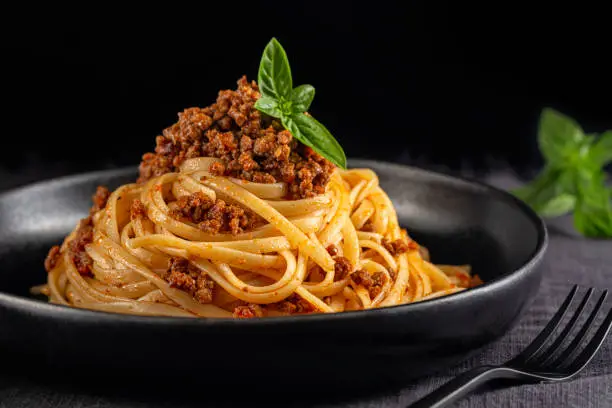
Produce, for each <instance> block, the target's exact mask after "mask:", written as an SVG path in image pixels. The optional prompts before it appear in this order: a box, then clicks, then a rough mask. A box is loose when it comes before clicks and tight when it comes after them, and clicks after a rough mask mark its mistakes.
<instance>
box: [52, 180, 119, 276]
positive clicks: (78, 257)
mask: <svg viewBox="0 0 612 408" xmlns="http://www.w3.org/2000/svg"><path fill="white" fill-rule="evenodd" d="M109 196H110V192H109V191H108V189H107V188H106V187H103V186H98V188H97V189H96V192H95V194H94V195H93V196H92V197H91V200H92V201H93V206H92V207H91V209H90V210H89V217H87V218H83V219H82V220H81V221H80V222H79V226H78V228H77V230H76V233H75V236H74V238H73V239H72V240H71V241H70V242H69V243H68V254H69V256H70V259H71V260H72V262H74V265H75V266H76V269H77V271H78V272H79V273H80V274H81V275H91V267H92V265H93V260H92V259H91V257H90V256H89V255H88V254H87V252H86V251H85V246H86V245H87V244H90V243H91V241H92V240H93V218H92V217H93V215H94V214H95V213H97V212H98V211H100V210H101V209H103V208H104V207H106V202H107V201H108V197H109ZM52 252H54V248H51V251H49V255H48V256H47V260H48V261H49V262H47V261H45V267H46V266H47V263H49V265H51V264H52V262H53V261H52V259H50V258H49V256H50V255H51V254H52ZM56 252H57V253H56V254H55V256H56V257H57V256H59V250H57V251H56Z"/></svg>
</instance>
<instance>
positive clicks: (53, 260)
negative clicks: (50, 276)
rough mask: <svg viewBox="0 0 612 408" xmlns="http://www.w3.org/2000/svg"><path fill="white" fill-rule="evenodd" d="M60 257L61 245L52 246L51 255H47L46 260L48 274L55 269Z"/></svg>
mask: <svg viewBox="0 0 612 408" xmlns="http://www.w3.org/2000/svg"><path fill="white" fill-rule="evenodd" d="M59 257H60V247H59V245H54V246H52V247H51V249H50V250H49V253H48V254H47V258H46V259H45V270H46V271H47V272H51V270H53V268H55V265H57V261H58V260H59Z"/></svg>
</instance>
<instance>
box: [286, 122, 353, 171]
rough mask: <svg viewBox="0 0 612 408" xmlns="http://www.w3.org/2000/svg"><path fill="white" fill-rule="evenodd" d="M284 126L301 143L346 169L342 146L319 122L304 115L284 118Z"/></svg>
mask: <svg viewBox="0 0 612 408" xmlns="http://www.w3.org/2000/svg"><path fill="white" fill-rule="evenodd" d="M281 120H282V123H283V126H284V127H285V128H286V129H287V130H289V131H290V132H291V134H292V135H293V137H295V138H296V139H297V140H299V141H300V142H302V143H304V144H305V145H306V146H309V147H311V148H312V149H313V150H314V151H315V152H317V153H319V154H320V155H321V156H323V157H325V158H326V159H327V160H329V161H330V162H332V163H334V164H335V165H336V166H338V167H340V168H342V169H346V155H345V154H344V150H342V146H340V144H339V143H338V141H337V140H336V139H334V137H333V136H332V135H331V133H329V130H327V128H326V127H325V126H323V125H322V124H321V123H320V122H319V121H317V120H316V119H315V118H313V117H311V116H307V115H305V114H303V113H295V114H293V115H291V116H289V117H283V118H282V119H281Z"/></svg>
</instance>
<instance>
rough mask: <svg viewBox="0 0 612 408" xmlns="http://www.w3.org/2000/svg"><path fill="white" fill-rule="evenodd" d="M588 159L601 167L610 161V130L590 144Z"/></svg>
mask: <svg viewBox="0 0 612 408" xmlns="http://www.w3.org/2000/svg"><path fill="white" fill-rule="evenodd" d="M589 160H590V161H591V162H592V163H593V165H594V166H597V167H603V166H605V165H607V164H608V163H610V162H612V131H611V130H608V131H607V132H605V133H604V134H602V135H601V136H600V137H599V138H598V139H597V141H596V142H595V143H594V144H593V145H592V146H591V149H590V151H589Z"/></svg>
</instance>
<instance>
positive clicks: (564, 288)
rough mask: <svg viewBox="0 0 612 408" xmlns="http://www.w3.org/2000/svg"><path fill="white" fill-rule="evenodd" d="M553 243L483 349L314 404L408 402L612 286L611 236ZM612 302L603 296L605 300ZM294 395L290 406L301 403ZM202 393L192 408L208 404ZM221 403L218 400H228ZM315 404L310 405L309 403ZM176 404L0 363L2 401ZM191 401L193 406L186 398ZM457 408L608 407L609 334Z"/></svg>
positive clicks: (512, 347)
mask: <svg viewBox="0 0 612 408" xmlns="http://www.w3.org/2000/svg"><path fill="white" fill-rule="evenodd" d="M486 181H488V182H489V183H491V184H494V185H497V186H500V187H503V188H509V187H512V186H514V185H516V184H517V181H516V179H515V178H514V177H513V176H512V175H511V174H509V173H496V174H494V175H492V176H490V177H488V178H487V180H486ZM549 230H550V235H551V237H550V238H551V239H550V246H549V249H548V253H547V255H546V257H545V261H544V264H543V268H544V279H543V282H542V285H541V287H540V291H539V294H538V296H537V298H536V299H535V301H534V303H533V304H532V305H531V307H530V308H529V310H528V311H527V312H526V313H525V314H524V315H523V316H522V318H521V320H520V322H519V323H518V324H517V326H516V327H515V328H514V329H513V330H511V331H510V332H509V333H508V334H507V335H506V336H504V337H503V338H502V339H500V340H498V341H497V342H495V343H494V344H492V345H490V346H489V347H487V348H486V349H485V350H484V351H483V353H482V354H480V355H478V356H476V357H474V358H472V359H470V360H469V361H466V362H464V363H463V364H461V365H460V366H458V367H454V368H452V369H449V370H448V371H447V372H445V373H444V374H443V375H438V376H435V377H431V378H427V379H423V380H420V381H418V382H415V383H412V384H407V385H406V386H405V388H403V389H401V390H398V391H397V392H394V393H391V394H390V393H387V394H381V395H370V396H367V397H363V396H362V397H360V398H359V399H351V398H350V396H346V397H344V396H339V397H338V398H334V401H333V402H331V401H320V402H318V403H316V404H315V405H316V406H319V407H336V406H346V407H355V408H357V407H405V406H407V405H409V404H410V403H411V402H412V401H414V400H416V399H417V398H419V397H421V396H423V395H425V394H426V393H428V392H430V391H432V390H434V389H435V388H437V387H438V386H440V385H441V384H443V383H444V382H446V381H447V380H449V379H450V378H452V377H453V376H454V375H456V374H458V373H461V372H463V371H465V370H467V369H469V368H471V367H474V366H476V365H479V364H494V363H501V362H503V361H505V360H507V359H509V358H511V357H512V356H514V355H515V354H517V353H518V352H520V351H521V350H522V349H523V348H524V347H525V345H527V344H528V342H529V341H530V339H532V338H533V337H534V336H535V335H536V334H537V333H538V331H539V330H540V328H541V327H542V326H543V325H544V324H545V322H546V321H547V320H548V319H549V318H550V316H552V315H553V314H554V312H555V311H556V309H557V307H558V306H559V305H560V304H561V302H562V301H563V299H564V298H565V296H566V295H567V293H568V291H569V290H570V288H571V287H572V285H573V284H574V283H577V284H580V285H582V286H584V287H590V286H592V287H597V288H610V289H612V241H605V240H587V239H584V238H581V237H578V236H577V235H576V234H575V233H574V232H573V230H572V227H571V221H570V220H569V219H568V218H561V219H557V220H554V221H553V222H550V223H549ZM609 303H610V302H608V304H609ZM298 398H299V397H297V396H295V399H294V400H293V401H291V398H287V399H284V398H283V400H285V401H286V402H290V401H291V403H290V404H287V405H291V406H306V405H304V404H303V403H300V402H299V400H298ZM205 401H206V400H205V399H204V400H201V401H198V403H197V405H193V406H210V405H207V404H206V403H205ZM230 405H231V404H229V403H228V404H221V405H220V406H230ZM310 405H312V404H310ZM145 406H146V407H149V406H158V407H180V406H184V405H177V404H175V403H173V401H157V402H155V403H153V404H152V403H151V402H150V401H148V402H144V401H138V400H134V399H131V398H129V397H111V396H106V395H104V392H103V386H101V387H100V392H99V393H91V392H88V393H81V392H79V391H78V390H71V391H66V390H62V391H59V390H58V389H56V388H53V387H48V386H45V385H43V384H38V383H36V382H31V381H28V380H27V379H23V378H19V379H16V378H13V376H11V374H10V373H7V372H3V371H2V368H1V366H0V407H2V408H4V407H41V408H43V407H57V408H59V407H62V408H63V407H83V408H85V407H92V408H93V407H96V408H106V407H109V408H110V407H115V408H116V407H121V408H123V407H145ZM188 406H191V405H189V404H188ZM457 406H459V407H488V408H494V407H580V408H585V407H607V408H609V407H612V340H611V339H610V338H608V340H607V342H606V343H605V345H604V347H603V349H602V350H601V351H600V353H599V354H598V355H597V357H596V358H595V360H594V361H592V362H591V364H590V365H589V366H588V367H587V369H586V370H585V371H584V372H583V373H582V374H581V375H580V376H579V377H578V378H576V379H574V380H572V381H569V382H565V383H560V384H535V385H519V386H505V387H501V388H500V387H497V388H488V389H486V390H484V391H481V392H479V393H476V394H474V395H472V396H470V397H468V398H466V399H465V400H463V401H462V402H460V403H459V404H458V405H457Z"/></svg>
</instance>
